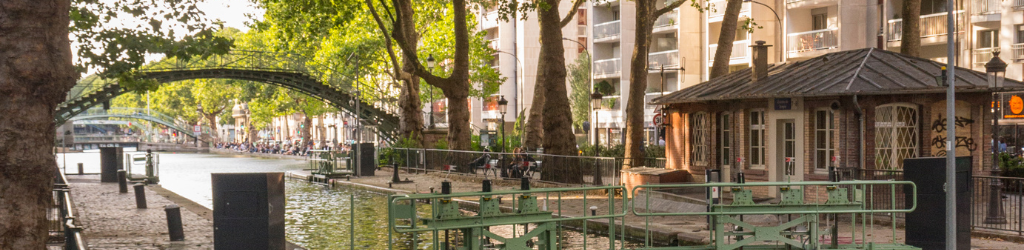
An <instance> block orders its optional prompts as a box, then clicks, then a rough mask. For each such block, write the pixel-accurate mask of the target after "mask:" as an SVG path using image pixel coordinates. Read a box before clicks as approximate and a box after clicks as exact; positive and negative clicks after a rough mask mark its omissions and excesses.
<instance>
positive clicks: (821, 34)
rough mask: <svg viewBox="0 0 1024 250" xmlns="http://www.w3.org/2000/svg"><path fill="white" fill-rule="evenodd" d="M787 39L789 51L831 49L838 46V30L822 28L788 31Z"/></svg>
mask: <svg viewBox="0 0 1024 250" xmlns="http://www.w3.org/2000/svg"><path fill="white" fill-rule="evenodd" d="M788 39H789V52H790V53H799V52H805V51H812V50H820V49H832V48H836V47H838V46H839V30H838V29H823V30H812V31H807V32H797V33H790V34H789V35H788Z"/></svg>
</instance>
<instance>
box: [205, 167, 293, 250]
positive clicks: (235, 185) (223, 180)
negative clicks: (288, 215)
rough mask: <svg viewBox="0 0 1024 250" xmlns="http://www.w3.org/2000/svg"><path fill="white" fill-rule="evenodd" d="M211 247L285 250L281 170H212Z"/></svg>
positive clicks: (282, 176) (220, 248)
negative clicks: (276, 171)
mask: <svg viewBox="0 0 1024 250" xmlns="http://www.w3.org/2000/svg"><path fill="white" fill-rule="evenodd" d="M211 175H212V176H211V177H212V178H211V179H212V181H213V229H214V230H213V245H214V249H218V250H224V249H251V250H264V249H265V250H284V249H285V239H284V210H285V208H284V173H280V172H278V173H215V174H211Z"/></svg>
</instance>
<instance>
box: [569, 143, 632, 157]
mask: <svg viewBox="0 0 1024 250" xmlns="http://www.w3.org/2000/svg"><path fill="white" fill-rule="evenodd" d="M597 148H598V149H599V150H600V151H601V155H600V156H602V157H623V156H625V155H626V147H625V146H623V145H622V144H619V145H612V146H611V147H606V146H601V145H599V146H597ZM594 149H595V147H594V146H593V145H590V144H584V145H580V146H579V151H580V155H581V156H594Z"/></svg>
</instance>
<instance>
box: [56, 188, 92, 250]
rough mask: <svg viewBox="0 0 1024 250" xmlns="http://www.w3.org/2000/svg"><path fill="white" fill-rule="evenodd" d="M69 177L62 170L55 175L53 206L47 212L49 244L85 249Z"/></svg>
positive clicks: (66, 248) (68, 249)
mask: <svg viewBox="0 0 1024 250" xmlns="http://www.w3.org/2000/svg"><path fill="white" fill-rule="evenodd" d="M67 183H68V181H67V178H66V177H65V176H64V173H62V172H61V171H60V170H58V171H57V175H55V176H54V184H53V199H54V200H53V205H54V206H53V207H51V208H50V209H49V211H48V213H47V220H48V221H49V230H48V231H49V240H47V245H49V246H55V245H62V246H63V247H62V249H65V250H84V249H86V244H85V242H84V239H83V238H84V237H82V227H81V226H78V225H76V217H75V214H74V213H75V212H74V211H75V209H74V207H73V206H74V204H75V203H74V202H72V199H71V189H70V188H69V187H68V184H67Z"/></svg>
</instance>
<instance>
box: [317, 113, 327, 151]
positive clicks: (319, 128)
mask: <svg viewBox="0 0 1024 250" xmlns="http://www.w3.org/2000/svg"><path fill="white" fill-rule="evenodd" d="M316 120H317V123H318V124H319V125H317V126H316V128H317V132H318V133H319V134H320V146H321V147H323V146H324V145H327V136H326V134H327V128H326V127H324V116H323V115H318V116H316Z"/></svg>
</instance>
